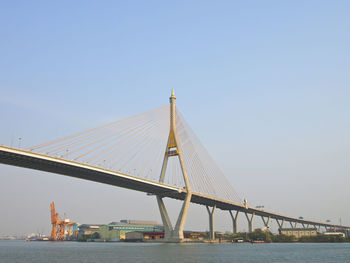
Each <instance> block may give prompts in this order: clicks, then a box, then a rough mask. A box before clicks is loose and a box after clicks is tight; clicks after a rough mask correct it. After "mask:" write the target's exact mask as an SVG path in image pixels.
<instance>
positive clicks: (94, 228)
mask: <svg viewBox="0 0 350 263" xmlns="http://www.w3.org/2000/svg"><path fill="white" fill-rule="evenodd" d="M100 227H101V225H97V224H83V225H80V226H79V231H78V239H82V238H83V237H84V236H91V235H93V234H95V233H99V230H100Z"/></svg>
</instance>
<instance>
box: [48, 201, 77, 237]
mask: <svg viewBox="0 0 350 263" xmlns="http://www.w3.org/2000/svg"><path fill="white" fill-rule="evenodd" d="M50 211H51V225H52V229H51V237H50V240H52V241H56V240H62V241H63V240H65V239H69V238H70V237H71V235H72V228H73V226H74V225H75V224H76V223H75V222H70V221H69V220H68V219H66V218H63V219H62V218H61V217H60V215H59V214H58V213H57V212H56V209H55V203H54V202H53V201H52V203H51V204H50ZM66 231H67V235H66V236H65V233H66ZM74 234H76V233H74Z"/></svg>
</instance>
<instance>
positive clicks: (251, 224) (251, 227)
mask: <svg viewBox="0 0 350 263" xmlns="http://www.w3.org/2000/svg"><path fill="white" fill-rule="evenodd" d="M254 215H255V213H252V216H251V218H249V216H248V214H247V213H245V216H246V218H247V221H248V232H249V233H252V232H253V218H254Z"/></svg>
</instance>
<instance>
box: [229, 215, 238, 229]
mask: <svg viewBox="0 0 350 263" xmlns="http://www.w3.org/2000/svg"><path fill="white" fill-rule="evenodd" d="M229 212H230V215H231V218H232V233H233V234H237V232H238V227H237V218H238V214H239V211H236V214H233V213H232V211H231V210H229Z"/></svg>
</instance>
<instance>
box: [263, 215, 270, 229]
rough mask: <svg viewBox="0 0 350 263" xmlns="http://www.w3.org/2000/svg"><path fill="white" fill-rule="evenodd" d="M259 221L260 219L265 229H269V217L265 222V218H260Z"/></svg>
mask: <svg viewBox="0 0 350 263" xmlns="http://www.w3.org/2000/svg"><path fill="white" fill-rule="evenodd" d="M261 219H262V221H263V222H264V226H265V227H266V228H270V227H269V224H270V219H271V217H268V218H267V220H265V217H263V216H261Z"/></svg>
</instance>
